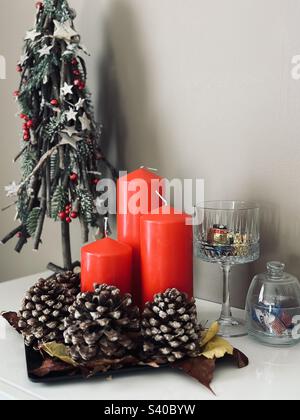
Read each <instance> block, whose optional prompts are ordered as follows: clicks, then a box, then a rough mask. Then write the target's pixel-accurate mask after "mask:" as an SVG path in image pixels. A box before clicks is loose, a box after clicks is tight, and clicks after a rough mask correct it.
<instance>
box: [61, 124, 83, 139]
mask: <svg viewBox="0 0 300 420" xmlns="http://www.w3.org/2000/svg"><path fill="white" fill-rule="evenodd" d="M61 132H62V133H64V134H68V136H69V137H73V136H77V135H78V134H79V133H78V131H77V130H76V128H75V127H74V126H72V127H66V128H65V129H64V130H62V131H61Z"/></svg>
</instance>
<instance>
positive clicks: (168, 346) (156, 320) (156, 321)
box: [142, 289, 200, 364]
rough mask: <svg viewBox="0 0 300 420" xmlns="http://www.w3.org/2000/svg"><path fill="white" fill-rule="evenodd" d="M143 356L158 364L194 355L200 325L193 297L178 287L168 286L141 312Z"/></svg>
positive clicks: (197, 349)
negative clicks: (180, 290)
mask: <svg viewBox="0 0 300 420" xmlns="http://www.w3.org/2000/svg"><path fill="white" fill-rule="evenodd" d="M142 335H143V339H144V345H143V350H144V357H145V358H146V360H153V361H155V362H156V363H158V364H166V363H173V362H175V361H177V360H180V359H183V358H184V357H196V356H197V354H198V352H199V347H200V326H199V325H198V323H197V309H196V305H195V300H194V299H188V296H187V295H186V294H184V293H180V292H179V291H178V290H177V289H168V290H167V291H166V292H165V293H160V294H158V295H156V296H155V297H154V302H149V303H147V304H146V308H145V310H144V313H143V315H142Z"/></svg>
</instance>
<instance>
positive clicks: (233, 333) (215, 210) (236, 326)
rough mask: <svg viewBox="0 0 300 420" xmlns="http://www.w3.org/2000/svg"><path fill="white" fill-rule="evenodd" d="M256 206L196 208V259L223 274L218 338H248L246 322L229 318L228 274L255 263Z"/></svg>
mask: <svg viewBox="0 0 300 420" xmlns="http://www.w3.org/2000/svg"><path fill="white" fill-rule="evenodd" d="M259 241H260V237H259V207H258V206H257V205H256V204H254V203H249V202H245V201H209V202H204V203H202V204H200V205H198V206H197V207H196V221H195V248H196V254H197V256H198V257H199V258H200V259H201V260H202V261H206V262H209V263H218V264H219V265H220V266H221V268H222V271H223V284H224V285H223V287H224V289H223V305H222V312H221V316H220V318H219V320H218V322H219V325H220V332H219V335H220V336H222V337H242V336H244V335H247V331H246V326H245V322H244V321H243V320H239V319H235V318H234V317H233V316H232V311H231V304H230V271H231V268H232V266H234V265H236V264H246V263H249V262H252V261H255V260H257V259H258V258H259V254H260V244H259Z"/></svg>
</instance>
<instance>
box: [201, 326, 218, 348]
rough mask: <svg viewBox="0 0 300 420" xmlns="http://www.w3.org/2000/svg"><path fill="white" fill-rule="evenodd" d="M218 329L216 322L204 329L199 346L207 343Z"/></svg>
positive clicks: (215, 334) (216, 333)
mask: <svg viewBox="0 0 300 420" xmlns="http://www.w3.org/2000/svg"><path fill="white" fill-rule="evenodd" d="M219 331H220V326H219V324H218V322H217V321H216V322H214V323H213V324H212V325H211V327H210V328H209V329H208V330H207V331H205V333H204V335H203V337H202V340H201V347H204V346H205V345H206V344H207V343H209V342H210V341H211V340H212V339H213V338H215V337H216V336H217V335H218V333H219Z"/></svg>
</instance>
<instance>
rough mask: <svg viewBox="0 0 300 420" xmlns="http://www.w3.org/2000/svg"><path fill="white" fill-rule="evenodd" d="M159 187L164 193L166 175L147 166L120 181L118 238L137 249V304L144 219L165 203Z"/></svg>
mask: <svg viewBox="0 0 300 420" xmlns="http://www.w3.org/2000/svg"><path fill="white" fill-rule="evenodd" d="M157 189H159V193H160V194H161V195H163V194H164V187H163V178H161V177H159V176H157V175H156V174H154V173H153V172H151V171H149V170H147V169H144V168H141V169H138V170H136V171H134V172H132V173H130V174H128V175H126V176H123V177H120V179H119V180H118V200H117V208H118V209H117V228H118V239H119V240H120V241H122V242H125V243H127V244H129V245H130V246H131V247H132V249H133V284H132V294H133V297H134V301H135V303H136V304H137V305H139V304H140V301H141V286H140V282H141V275H140V218H141V216H142V215H145V214H149V213H151V211H152V210H155V209H158V208H159V207H160V206H162V200H161V199H160V198H159V197H158V195H157V194H156V190H157Z"/></svg>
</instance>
